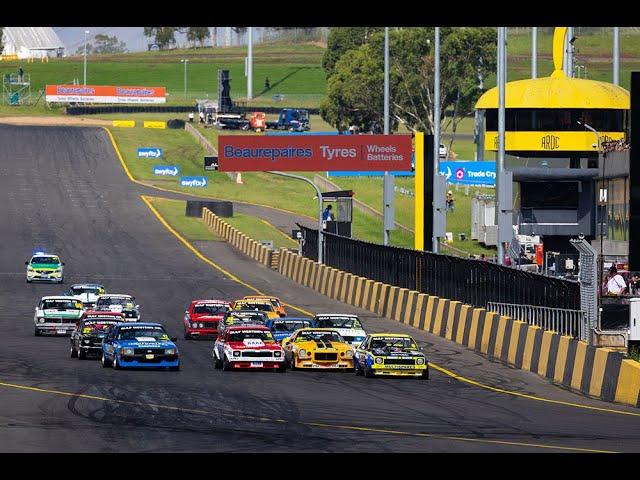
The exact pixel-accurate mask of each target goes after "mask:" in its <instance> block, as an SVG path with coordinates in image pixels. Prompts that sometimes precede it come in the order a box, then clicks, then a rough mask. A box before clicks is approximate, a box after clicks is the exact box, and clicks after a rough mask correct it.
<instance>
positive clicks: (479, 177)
mask: <svg viewBox="0 0 640 480" xmlns="http://www.w3.org/2000/svg"><path fill="white" fill-rule="evenodd" d="M440 173H441V174H442V175H444V176H445V177H447V182H449V183H458V184H460V185H486V186H490V187H495V186H496V162H440Z"/></svg>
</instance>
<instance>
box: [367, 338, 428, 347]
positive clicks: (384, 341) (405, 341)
mask: <svg viewBox="0 0 640 480" xmlns="http://www.w3.org/2000/svg"><path fill="white" fill-rule="evenodd" d="M371 348H372V349H377V348H381V349H385V348H390V349H403V350H417V349H418V346H417V345H416V344H415V342H414V341H413V339H411V338H405V337H376V338H373V339H372V340H371Z"/></svg>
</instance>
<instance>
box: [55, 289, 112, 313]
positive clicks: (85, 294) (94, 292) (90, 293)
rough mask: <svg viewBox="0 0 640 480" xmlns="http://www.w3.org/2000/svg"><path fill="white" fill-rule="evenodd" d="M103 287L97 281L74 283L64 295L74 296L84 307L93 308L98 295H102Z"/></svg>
mask: <svg viewBox="0 0 640 480" xmlns="http://www.w3.org/2000/svg"><path fill="white" fill-rule="evenodd" d="M105 293H106V292H105V289H104V286H103V285H99V284H97V283H76V284H74V285H71V287H69V290H67V291H66V292H65V295H67V296H69V297H73V298H76V299H78V300H80V301H81V302H82V305H83V306H84V308H85V310H86V309H93V307H95V304H96V301H97V300H98V297H99V296H100V295H104V294H105Z"/></svg>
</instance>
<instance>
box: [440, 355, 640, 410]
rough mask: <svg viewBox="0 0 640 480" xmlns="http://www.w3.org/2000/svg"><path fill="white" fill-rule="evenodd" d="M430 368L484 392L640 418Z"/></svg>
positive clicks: (444, 369)
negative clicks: (517, 390) (497, 385)
mask: <svg viewBox="0 0 640 480" xmlns="http://www.w3.org/2000/svg"><path fill="white" fill-rule="evenodd" d="M429 367H433V368H434V369H435V370H437V371H438V372H441V373H444V374H445V375H447V376H448V377H451V378H453V379H455V380H458V381H460V382H463V383H467V384H469V385H473V386H475V387H478V388H482V389H484V390H490V391H492V392H496V393H504V394H506V395H513V396H514V397H520V398H527V399H529V400H536V401H538V402H545V403H553V404H556V405H564V406H567V407H575V408H582V409H584V410H593V411H596V412H605V413H616V414H618V415H629V416H631V417H640V412H626V411H624V410H616V409H613V408H604V407H593V406H590V405H582V404H580V403H572V402H565V401H563V400H552V399H550V398H544V397H537V396H536V395H529V394H527V393H521V392H513V391H510V390H505V389H503V388H498V387H492V386H491V385H485V384H484V383H480V382H477V381H476V380H472V379H470V378H466V377H463V376H462V375H458V374H457V373H455V372H452V371H451V370H447V369H446V368H444V367H441V366H439V365H437V364H435V363H432V362H429Z"/></svg>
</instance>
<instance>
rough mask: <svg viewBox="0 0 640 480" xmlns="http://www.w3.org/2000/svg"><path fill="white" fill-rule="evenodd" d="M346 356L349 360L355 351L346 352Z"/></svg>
mask: <svg viewBox="0 0 640 480" xmlns="http://www.w3.org/2000/svg"><path fill="white" fill-rule="evenodd" d="M345 355H346V356H347V357H348V358H351V357H353V350H347V351H346V352H345Z"/></svg>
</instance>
